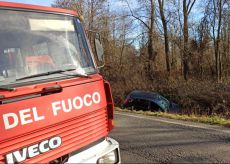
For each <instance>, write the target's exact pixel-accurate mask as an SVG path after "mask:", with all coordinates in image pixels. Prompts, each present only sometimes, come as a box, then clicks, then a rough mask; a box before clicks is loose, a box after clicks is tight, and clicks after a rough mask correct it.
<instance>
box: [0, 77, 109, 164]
mask: <svg viewBox="0 0 230 164" xmlns="http://www.w3.org/2000/svg"><path fill="white" fill-rule="evenodd" d="M67 81H68V82H67ZM51 84H54V82H50V83H47V84H46V85H44V84H41V85H37V87H31V86H25V87H21V88H20V89H18V90H17V91H15V93H17V94H18V95H31V94H32V93H39V91H41V88H42V87H47V86H52V85H51ZM55 84H56V85H57V84H58V85H60V86H61V87H62V88H63V89H62V92H60V93H54V94H50V95H46V96H41V97H36V98H32V99H27V100H22V101H17V102H12V103H8V104H2V105H0V132H1V135H0V163H1V162H4V160H5V155H6V154H8V153H11V152H14V151H17V150H20V149H22V148H24V147H28V146H30V145H33V144H36V143H39V142H41V141H43V140H46V139H49V138H51V137H55V136H60V137H61V138H62V142H63V144H62V146H61V147H59V148H58V149H55V150H52V151H49V152H47V153H44V154H41V155H39V156H37V157H34V158H32V159H28V160H27V161H25V162H27V163H28V162H29V163H40V162H49V161H50V160H54V159H56V158H58V157H60V156H63V155H65V154H68V153H70V152H72V151H74V150H76V149H78V148H81V147H83V146H86V145H87V144H90V143H92V142H93V141H96V140H97V139H100V138H102V137H104V136H106V135H108V132H109V127H108V115H107V102H106V95H105V88H104V82H103V80H102V78H101V76H99V75H93V76H91V78H89V79H88V78H87V79H83V78H74V79H69V80H63V81H60V82H58V83H55ZM26 88H30V90H27V89H26ZM2 93H5V95H7V98H8V99H10V98H15V97H14V96H13V94H12V93H10V92H2ZM7 93H10V95H9V94H7ZM22 93H23V94H22ZM94 93H98V94H99V95H100V101H92V103H91V100H92V95H94ZM11 94H12V95H11ZM98 94H97V95H98ZM86 95H88V96H86ZM74 99H75V100H79V99H82V101H85V103H83V105H82V108H79V109H76V104H78V107H79V106H80V104H81V103H80V100H79V101H78V102H77V101H75V106H74V105H73V104H72V105H70V104H71V102H72V101H73V100H74ZM95 99H96V100H99V99H98V97H97V96H96V97H95ZM52 104H58V105H56V106H55V107H54V106H52ZM87 105H88V106H87ZM71 106H72V108H71ZM32 108H36V109H37V110H36V111H37V113H33V110H32ZM54 109H55V110H54ZM64 109H66V111H64ZM67 109H68V110H67ZM70 109H72V110H70ZM22 111H26V112H25V113H26V114H28V115H27V116H28V117H26V118H24V122H25V121H27V124H24V125H22V122H23V121H21V120H23V119H22V118H21V117H22V116H20V113H23V112H22ZM9 113H13V114H14V115H16V116H17V117H18V120H19V121H18V124H17V125H15V127H11V128H9V129H6V127H7V126H6V121H4V120H3V115H4V114H9ZM25 113H24V114H25ZM34 115H37V116H39V117H40V118H43V119H41V120H38V121H35V117H34ZM28 120H30V121H31V120H32V122H30V121H29V122H28ZM9 122H10V124H12V122H14V119H12V118H10V119H9Z"/></svg>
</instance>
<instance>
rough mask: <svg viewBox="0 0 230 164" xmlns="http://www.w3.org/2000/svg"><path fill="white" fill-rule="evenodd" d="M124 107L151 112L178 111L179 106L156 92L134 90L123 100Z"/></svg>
mask: <svg viewBox="0 0 230 164" xmlns="http://www.w3.org/2000/svg"><path fill="white" fill-rule="evenodd" d="M123 107H124V108H127V109H136V110H144V111H147V110H148V111H153V112H172V113H177V112H179V111H180V110H179V106H178V105H177V104H175V103H173V102H171V101H169V100H167V99H166V98H165V97H163V96H161V95H160V94H159V93H157V92H146V91H139V90H135V91H132V92H131V93H129V95H128V96H127V97H126V99H125V101H124V105H123Z"/></svg>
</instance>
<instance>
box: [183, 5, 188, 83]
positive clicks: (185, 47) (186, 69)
mask: <svg viewBox="0 0 230 164" xmlns="http://www.w3.org/2000/svg"><path fill="white" fill-rule="evenodd" d="M183 15H184V56H183V65H184V66H183V75H184V79H185V80H188V73H189V60H188V57H189V52H188V11H187V4H186V0H184V1H183Z"/></svg>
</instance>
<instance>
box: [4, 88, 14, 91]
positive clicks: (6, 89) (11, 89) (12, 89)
mask: <svg viewBox="0 0 230 164" xmlns="http://www.w3.org/2000/svg"><path fill="white" fill-rule="evenodd" d="M0 90H1V91H15V88H9V87H0Z"/></svg>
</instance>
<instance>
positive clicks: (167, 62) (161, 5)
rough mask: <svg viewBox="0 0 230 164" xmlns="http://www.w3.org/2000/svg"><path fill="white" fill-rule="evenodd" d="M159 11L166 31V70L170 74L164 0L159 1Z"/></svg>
mask: <svg viewBox="0 0 230 164" xmlns="http://www.w3.org/2000/svg"><path fill="white" fill-rule="evenodd" d="M158 4H159V9H160V15H161V21H162V25H163V30H164V45H165V61H166V70H167V72H169V73H170V61H169V55H170V52H169V39H168V28H167V22H166V19H165V15H164V0H158Z"/></svg>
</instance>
